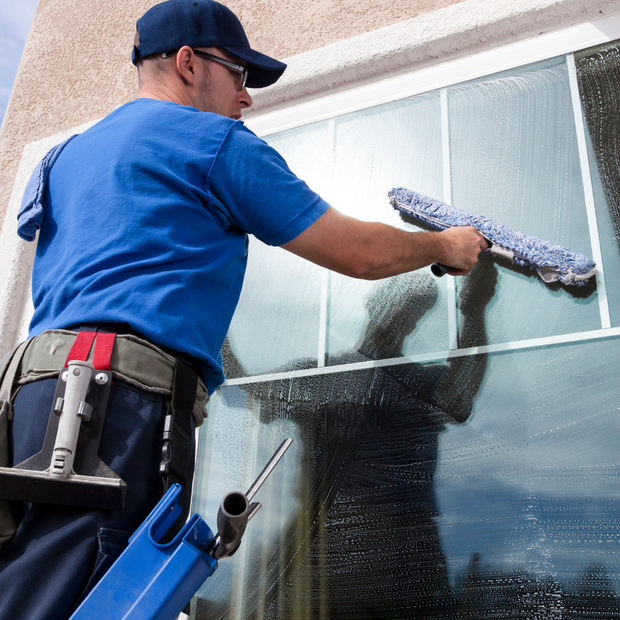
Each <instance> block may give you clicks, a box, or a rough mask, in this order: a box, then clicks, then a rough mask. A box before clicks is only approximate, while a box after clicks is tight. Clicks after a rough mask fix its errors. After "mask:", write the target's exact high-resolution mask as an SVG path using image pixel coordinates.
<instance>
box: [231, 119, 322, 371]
mask: <svg viewBox="0 0 620 620" xmlns="http://www.w3.org/2000/svg"><path fill="white" fill-rule="evenodd" d="M267 141H268V142H269V143H270V144H271V145H272V146H273V147H274V148H276V149H277V150H278V151H279V152H280V153H281V154H282V155H283V157H284V158H285V159H286V161H287V163H288V165H289V167H290V168H291V169H292V170H293V171H294V172H297V173H298V174H299V175H300V176H301V177H302V178H303V179H304V181H306V183H308V185H309V186H310V187H312V189H314V190H315V191H317V192H319V194H321V195H323V196H324V197H325V198H326V199H327V197H328V195H329V192H330V188H331V174H332V169H333V166H332V165H331V161H330V159H329V157H327V158H326V157H325V152H326V151H329V148H330V147H329V145H330V134H329V127H328V125H327V123H318V124H315V125H311V126H308V127H302V128H300V129H296V130H294V131H289V132H286V133H283V134H278V135H275V136H269V137H268V138H267ZM323 277H326V276H325V272H324V270H323V269H321V268H319V267H317V266H316V265H313V264H311V263H309V262H307V261H304V260H302V259H300V258H298V257H297V256H295V255H293V254H291V253H289V252H287V251H285V250H282V249H280V248H268V247H266V246H265V245H264V244H263V243H261V242H260V241H257V240H256V239H255V238H254V237H250V244H249V250H248V268H247V272H246V278H245V281H244V284H243V290H242V292H241V298H240V300H239V305H238V306H237V310H236V311H235V315H234V317H233V321H232V323H231V326H230V330H229V332H228V339H227V342H226V343H225V346H224V349H223V351H222V359H223V362H224V370H225V372H226V377H227V378H229V379H232V378H235V377H240V376H245V375H256V374H262V373H265V372H269V371H271V370H273V369H274V368H277V367H278V366H282V365H284V364H286V363H287V362H290V361H291V360H294V359H298V358H304V357H313V358H315V359H316V358H317V355H318V351H319V333H320V320H319V318H320V303H321V283H322V278H323ZM275 343H277V346H276V344H275ZM231 348H232V351H233V352H234V354H233V355H231Z"/></svg>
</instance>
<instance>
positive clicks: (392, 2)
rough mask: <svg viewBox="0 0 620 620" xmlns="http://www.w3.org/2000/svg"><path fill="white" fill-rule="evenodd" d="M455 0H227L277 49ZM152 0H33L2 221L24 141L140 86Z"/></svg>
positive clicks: (3, 168) (4, 146) (0, 161)
mask: <svg viewBox="0 0 620 620" xmlns="http://www.w3.org/2000/svg"><path fill="white" fill-rule="evenodd" d="M459 1H460V0H413V1H412V0H254V1H253V2H247V0H229V2H227V5H228V6H229V7H230V8H231V9H232V10H233V11H235V13H237V15H238V16H239V17H240V18H241V20H242V22H243V24H244V26H245V27H246V30H247V33H248V36H249V39H250V41H251V43H252V45H254V46H255V47H256V48H257V49H259V50H261V51H264V52H266V53H268V54H272V55H274V56H276V57H278V58H284V57H287V56H293V55H295V54H299V53H301V52H305V51H308V50H311V49H316V48H318V47H322V46H325V45H327V44H329V43H333V42H335V41H339V40H342V39H345V38H348V37H350V36H353V35H357V34H360V33H363V32H367V31H370V30H374V29H377V28H380V27H382V26H387V25H389V24H392V23H395V22H398V21H401V20H404V19H408V18H412V17H415V16H416V15H418V14H420V13H421V12H428V11H432V10H435V9H437V8H441V7H444V6H447V5H450V4H456V3H457V2H459ZM157 2H158V0H122V1H121V0H79V1H78V2H75V1H71V0H39V5H38V7H37V10H36V13H35V17H34V21H33V25H32V29H31V31H30V35H29V37H28V41H27V44H26V48H25V50H24V54H23V57H22V61H21V65H20V69H19V72H18V75H17V79H16V82H15V86H14V89H13V94H12V97H11V100H10V102H9V106H8V108H7V113H6V116H5V119H4V124H3V126H2V131H1V133H0V222H1V221H2V219H3V215H4V213H5V211H6V208H7V203H8V200H9V197H10V194H11V189H12V187H13V180H14V178H15V174H16V171H17V166H18V164H19V159H20V157H21V153H22V150H23V147H24V145H25V144H28V143H29V142H33V141H35V140H39V139H41V138H43V137H46V136H49V135H53V134H55V133H58V132H60V131H62V130H65V129H69V128H71V127H75V126H77V125H80V124H82V123H85V122H88V121H90V120H93V119H95V118H100V117H102V116H105V115H106V114H107V113H109V112H110V111H111V110H112V109H113V108H115V107H116V106H118V105H120V104H122V103H125V102H126V101H129V100H131V99H132V98H133V97H135V95H136V71H135V69H134V67H133V65H132V64H131V62H130V53H131V46H132V42H133V33H134V28H135V22H136V20H137V19H138V17H140V15H142V13H144V11H145V10H146V9H148V8H149V7H150V6H153V5H154V4H157Z"/></svg>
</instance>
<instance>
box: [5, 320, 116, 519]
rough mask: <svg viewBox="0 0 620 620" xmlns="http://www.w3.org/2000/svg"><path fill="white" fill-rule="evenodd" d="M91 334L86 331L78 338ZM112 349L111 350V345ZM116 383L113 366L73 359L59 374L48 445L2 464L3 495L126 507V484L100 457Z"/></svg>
mask: <svg viewBox="0 0 620 620" xmlns="http://www.w3.org/2000/svg"><path fill="white" fill-rule="evenodd" d="M87 333H88V332H80V334H78V338H79V337H80V336H81V334H87ZM105 335H106V336H112V343H113V337H114V335H113V334H105ZM93 339H94V335H92V337H91V338H90V341H89V342H88V343H87V344H88V347H87V348H86V349H84V347H82V349H83V351H84V350H85V353H84V354H83V355H82V357H84V358H86V357H87V355H88V352H89V349H90V345H91V344H92V340H93ZM108 340H109V339H108ZM76 342H77V339H76ZM82 345H84V343H82ZM109 349H110V354H111V346H110V347H109ZM72 351H73V349H72ZM95 352H96V350H95ZM69 357H72V355H71V353H69ZM95 357H97V356H95ZM108 362H109V356H108ZM108 368H109V363H108ZM111 384H112V372H111V371H110V370H109V369H108V370H102V369H95V366H94V365H93V364H91V363H90V362H86V361H82V360H80V359H68V361H67V364H66V367H65V369H63V370H62V371H61V372H60V375H59V377H58V383H57V385H56V393H55V394H54V400H53V404H52V410H51V412H50V417H49V421H48V424H47V430H46V432H45V439H44V440H43V448H42V449H41V451H40V452H38V453H37V454H35V455H34V456H31V457H30V458H28V459H26V460H25V461H22V462H21V463H19V464H18V465H15V466H14V467H12V468H9V467H0V497H1V498H3V499H7V500H15V501H25V502H41V503H47V504H61V505H66V506H82V507H86V508H97V509H108V510H119V509H122V508H123V505H124V502H125V494H126V489H127V487H126V484H125V483H124V482H123V480H121V479H120V478H119V477H118V476H117V475H116V474H115V473H114V472H113V471H112V470H111V469H110V468H109V467H108V466H107V465H106V464H105V463H104V462H103V461H102V460H101V459H100V458H99V457H98V455H97V452H98V450H99V443H100V440H101V432H102V429H103V423H104V419H105V412H106V408H107V403H108V397H109V394H110V387H111Z"/></svg>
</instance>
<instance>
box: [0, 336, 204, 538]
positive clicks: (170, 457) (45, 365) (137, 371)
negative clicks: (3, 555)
mask: <svg viewBox="0 0 620 620" xmlns="http://www.w3.org/2000/svg"><path fill="white" fill-rule="evenodd" d="M84 336H89V337H87V338H84ZM110 336H111V339H110V338H109V337H110ZM95 337H97V341H96V344H95V346H94V347H91V344H92V342H93V340H94V339H95ZM100 342H104V345H103V346H98V345H99V343H100ZM106 342H107V344H105V343H106ZM105 348H107V350H106V351H104V358H105V368H106V370H108V371H109V373H110V374H111V375H112V377H113V378H114V379H118V380H121V381H124V382H125V383H128V384H130V385H133V386H135V387H138V388H140V389H142V390H144V391H146V392H151V393H154V394H158V395H162V396H164V397H165V398H168V399H169V405H168V410H167V412H166V420H165V429H164V438H163V439H164V441H163V460H162V463H161V465H160V473H161V475H162V477H163V479H164V488H165V489H167V488H168V487H169V486H170V484H172V483H174V482H181V483H182V484H183V483H184V482H185V473H184V468H185V465H186V463H187V458H188V456H189V453H190V444H191V423H190V418H191V417H192V415H193V417H194V421H195V425H196V426H200V425H201V424H202V423H203V421H204V418H205V417H206V403H207V401H208V399H209V396H208V392H207V389H206V387H205V385H204V383H203V382H202V381H201V380H200V379H199V378H197V376H196V373H195V372H193V371H192V370H191V369H190V368H189V366H188V365H187V364H185V363H184V362H183V361H182V360H180V359H179V358H175V357H174V356H172V355H170V354H168V353H166V352H165V351H163V350H162V349H160V348H159V347H157V346H155V345H153V344H152V343H150V342H148V341H146V340H143V339H141V338H139V337H137V336H135V335H131V334H122V335H115V334H105V333H98V334H94V333H91V334H86V333H84V332H81V333H80V337H78V333H76V332H74V331H68V330H49V331H46V332H44V333H43V334H40V335H39V336H35V337H34V338H31V339H30V340H28V341H26V342H24V343H22V344H21V345H19V346H18V347H16V348H15V349H13V350H12V351H11V352H9V353H8V354H7V355H6V356H5V357H4V358H3V359H2V360H0V467H8V466H9V445H8V421H9V420H10V419H11V418H12V401H13V398H14V397H15V394H16V393H17V391H18V390H19V389H20V387H21V386H23V385H26V384H28V383H31V382H34V381H39V380H42V379H48V378H55V377H58V376H59V375H60V373H61V372H62V371H63V370H66V369H65V368H64V367H65V366H66V364H65V360H66V361H67V363H69V359H70V358H71V359H81V360H83V361H85V362H92V363H93V364H94V366H95V367H97V366H98V364H99V363H100V361H101V359H99V360H98V359H97V358H98V356H99V358H101V352H102V349H105ZM121 482H122V481H121ZM5 497H11V496H10V495H9V496H6V495H5ZM14 498H15V497H14ZM14 531H15V524H14V522H13V519H12V517H11V512H10V510H9V503H8V501H6V500H2V499H0V546H1V545H2V543H3V542H5V541H6V540H7V539H8V538H10V537H11V536H12V534H13V532H14Z"/></svg>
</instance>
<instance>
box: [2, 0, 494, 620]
mask: <svg viewBox="0 0 620 620" xmlns="http://www.w3.org/2000/svg"><path fill="white" fill-rule="evenodd" d="M132 60H133V62H134V64H136V66H137V67H138V72H139V84H140V92H139V97H138V99H136V100H134V101H132V102H130V103H128V104H126V105H124V106H121V107H120V108H118V109H116V110H115V111H114V112H112V113H111V114H110V115H109V116H107V117H106V118H104V119H103V120H102V121H100V122H99V123H98V124H97V125H95V126H94V127H92V128H91V129H90V130H88V131H86V132H85V133H84V134H81V135H79V136H76V137H74V138H73V139H71V140H70V141H68V142H66V143H63V144H62V145H60V146H59V147H57V148H56V149H55V150H53V151H52V152H50V153H49V154H48V156H46V158H44V160H43V162H42V163H41V164H40V166H39V168H38V169H37V170H36V171H35V175H34V176H33V179H31V182H30V185H29V190H28V191H27V193H26V196H25V198H24V202H23V205H22V210H21V212H20V223H19V231H20V234H21V235H22V236H23V237H24V238H30V239H33V238H34V232H35V231H36V230H37V229H39V239H38V246H37V255H36V259H35V264H34V267H33V283H32V290H33V301H34V305H35V312H34V316H33V319H32V322H31V326H30V336H31V337H32V336H34V337H35V338H34V340H33V341H32V342H33V344H32V345H28V346H29V349H28V350H33V348H34V349H36V350H39V349H40V350H42V351H45V355H46V356H49V355H50V354H51V355H52V356H54V355H56V357H63V359H62V360H59V362H60V363H59V364H58V365H57V367H58V369H60V368H61V367H62V365H63V363H64V361H65V360H64V356H65V354H67V349H68V348H69V347H70V346H71V344H72V343H73V342H74V341H76V334H75V333H74V332H79V331H87V332H88V333H92V332H109V333H114V334H118V336H116V337H115V343H116V344H115V345H114V349H113V351H112V353H111V356H112V357H111V359H110V360H108V361H109V364H110V365H111V368H112V371H114V373H115V375H114V376H115V379H116V380H115V381H114V384H113V386H112V391H111V395H110V400H109V403H108V406H107V413H106V417H105V425H104V427H103V432H102V436H101V444H100V449H99V456H100V457H101V459H102V460H103V461H104V462H106V463H107V465H109V466H110V467H111V468H112V470H113V471H114V472H116V474H118V476H120V477H121V478H122V479H123V480H125V482H126V483H127V489H128V490H127V499H126V504H125V508H124V509H123V510H117V511H105V510H92V509H81V508H67V507H62V506H51V505H46V504H32V505H25V506H21V507H19V510H17V511H16V512H15V515H14V517H15V521H16V523H17V524H18V525H19V527H18V528H17V531H16V532H15V535H14V536H13V538H12V539H11V540H9V542H7V543H6V544H5V546H4V547H3V548H2V550H0V571H2V573H1V577H0V617H2V618H5V617H6V618H12V619H14V620H20V619H24V620H25V619H27V618H37V619H40V620H48V619H52V618H53V619H62V618H66V617H67V616H68V615H69V614H70V612H71V610H72V609H73V607H74V606H75V604H76V602H77V601H78V600H79V599H80V597H81V596H82V594H83V592H84V591H85V590H87V589H88V588H90V587H92V585H93V584H94V582H96V580H97V579H98V578H100V576H101V575H102V573H103V572H104V571H105V569H106V568H107V567H108V566H109V564H110V563H111V561H112V560H113V558H114V557H115V556H117V555H118V553H119V552H120V551H121V550H122V548H123V546H124V544H126V540H127V537H128V535H129V534H130V533H131V532H132V531H133V530H135V529H136V527H137V526H138V525H139V524H140V522H141V521H142V520H143V519H144V518H145V517H146V515H147V514H148V513H149V511H150V510H151V509H152V507H153V506H154V504H155V503H156V502H157V501H158V499H159V498H160V496H161V493H162V490H163V485H162V480H161V478H160V474H159V463H160V461H162V441H163V438H162V437H163V426H164V418H165V416H166V411H167V403H168V401H169V399H170V392H171V390H172V391H173V395H172V400H173V402H174V385H175V381H176V378H175V377H176V376H177V369H178V368H179V367H182V368H188V367H189V368H193V369H195V370H196V371H197V372H198V374H199V375H200V381H199V382H198V393H200V392H201V390H202V391H203V392H204V390H206V391H208V393H213V391H214V390H216V389H217V387H218V386H219V385H220V384H221V383H222V381H223V379H224V375H223V371H222V364H221V355H220V350H221V346H222V343H223V340H224V337H225V335H226V331H227V329H228V325H229V323H230V320H231V317H232V314H233V312H234V309H235V306H236V303H237V300H238V297H239V293H240V290H241V285H242V282H243V275H244V270H245V265H246V258H247V234H248V233H251V234H254V235H255V236H256V237H258V238H259V239H261V240H262V241H264V242H265V243H267V244H270V245H275V246H282V247H284V248H285V249H287V250H289V251H291V252H293V253H295V254H297V255H299V256H302V257H304V258H306V259H308V260H311V261H313V262H315V263H317V264H319V265H322V266H324V267H328V268H330V269H333V270H336V271H338V272H340V273H344V274H346V275H350V276H353V277H358V278H369V279H376V278H384V277H388V276H391V275H395V274H398V273H403V272H406V271H411V270H414V269H417V268H420V267H423V266H425V265H428V264H429V263H431V262H434V261H440V262H442V263H444V264H447V265H451V266H452V268H453V269H452V271H451V273H452V274H454V275H462V274H466V273H467V272H468V271H469V270H470V269H471V268H472V267H473V265H474V264H475V263H476V261H477V257H478V254H479V253H480V251H481V250H482V249H484V248H485V247H486V245H487V244H486V242H485V240H484V239H483V238H482V237H481V235H479V233H477V231H475V230H474V229H472V228H462V229H456V230H448V231H445V232H442V233H420V234H415V233H406V232H404V231H401V230H397V229H394V228H391V227H389V226H385V225H383V224H376V223H364V222H360V221H357V220H355V219H353V218H350V217H347V216H344V215H342V214H340V213H339V212H338V211H336V210H335V209H333V208H332V207H330V206H329V205H328V204H327V203H326V202H325V201H324V200H323V199H322V198H320V197H319V196H318V195H316V194H315V193H314V192H312V191H311V190H310V189H309V188H308V187H307V185H306V184H305V183H303V181H301V180H300V179H298V178H297V177H295V176H294V175H293V174H292V173H291V172H290V170H289V169H288V167H287V165H286V163H285V162H284V160H283V159H282V158H281V157H280V156H279V155H278V154H277V153H276V152H275V151H273V149H271V148H270V147H269V146H267V145H266V144H265V143H264V142H263V141H261V140H259V139H258V138H257V137H256V136H255V135H254V134H252V133H251V132H250V131H249V130H247V129H246V128H245V127H244V126H243V124H242V123H240V122H239V119H240V118H241V113H242V111H243V109H245V108H247V107H249V106H250V105H251V104H252V99H251V97H250V95H249V93H248V91H247V90H246V87H254V88H262V87H265V86H268V85H270V84H273V83H274V82H275V81H276V80H277V79H278V78H279V77H280V76H281V75H282V73H283V71H284V69H285V65H284V64H283V63H280V62H279V61H277V60H274V59H272V58H269V57H268V56H265V55H263V54H260V53H259V52H256V51H254V50H252V49H251V48H250V46H249V43H248V40H247V37H246V35H245V33H244V31H243V27H242V26H241V24H240V22H239V20H238V19H237V18H236V17H235V16H234V14H233V13H232V12H231V11H230V10H229V9H227V8H226V7H224V6H222V5H220V4H218V3H217V2H213V1H212V0H169V1H168V2H164V3H162V4H159V5H157V6H155V7H153V8H152V9H150V10H149V11H147V13H145V15H144V16H143V17H142V18H141V19H140V20H138V23H137V41H136V45H135V46H134V50H133V56H132ZM76 342H77V341H76ZM99 342H100V339H99V336H95V341H94V355H95V356H96V355H97V346H98V343H99ZM130 345H131V347H133V349H132V350H133V353H131V356H134V355H135V356H136V359H134V358H133V357H132V362H131V363H129V362H128V360H127V359H125V357H126V354H125V353H123V351H125V350H126V349H127V348H128V347H130ZM37 347H38V349H37ZM58 351H62V353H63V355H62V356H59V354H58ZM50 352H52V353H50ZM87 353H88V352H87ZM69 355H71V354H69ZM90 355H91V357H92V355H93V353H92V352H91V353H90ZM127 355H129V354H127ZM153 356H159V357H157V359H154V357H153ZM14 357H15V356H14ZM24 359H26V357H24ZM89 359H90V358H89ZM179 359H181V360H183V364H181V363H180V362H178V360H179ZM175 360H177V361H175ZM134 362H135V363H134ZM37 363H38V365H37ZM166 364H168V365H170V364H173V366H171V368H172V367H173V368H174V371H173V370H169V373H168V374H169V378H168V379H166V381H164V384H162V385H159V384H157V385H153V383H154V381H149V378H148V374H149V372H150V371H151V370H152V369H153V368H154V366H157V367H158V368H159V367H160V366H166ZM25 365H26V364H25V362H24V363H22V364H21V367H20V368H21V370H20V373H18V374H17V375H16V378H15V382H14V386H13V387H15V386H17V385H19V386H21V387H20V389H19V392H18V393H17V395H16V396H15V397H14V400H13V412H14V413H13V420H12V421H11V422H10V425H9V440H10V442H11V451H12V458H11V464H12V465H14V464H18V463H20V462H21V461H23V460H24V459H26V458H28V457H29V456H31V455H32V454H34V453H36V452H37V451H38V450H40V449H41V445H42V442H43V435H44V433H45V427H46V424H47V418H48V414H49V410H50V407H51V403H52V400H53V393H54V389H55V383H56V380H55V379H48V378H43V376H41V380H37V381H33V380H32V379H33V378H35V379H36V378H39V377H38V376H37V372H38V370H37V369H39V368H40V367H41V365H42V362H41V360H38V361H37V360H35V361H34V362H33V365H32V367H29V368H24V366H25ZM137 369H139V370H137ZM153 372H154V371H153ZM184 372H186V371H184ZM145 373H146V375H147V376H146V378H145ZM190 374H191V372H190ZM138 375H139V376H138ZM45 376H49V375H45ZM194 385H196V383H195V379H194ZM13 391H14V390H13ZM199 404H200V403H198V404H197V406H195V407H194V408H193V414H194V415H193V422H195V423H197V424H200V423H201V421H202V415H203V414H204V411H200V407H199V406H198V405H199ZM190 409H191V407H190ZM191 413H192V411H190V414H189V417H188V419H187V420H185V422H184V423H187V424H188V425H189V422H190V420H189V418H191ZM175 415H176V414H175ZM192 428H193V427H192ZM188 436H191V433H188ZM185 448H187V450H186V452H187V455H186V458H185V460H184V465H183V466H179V467H177V469H176V470H175V472H173V473H174V476H173V477H172V481H174V480H175V479H178V480H180V481H181V482H184V483H185V488H186V491H187V489H188V488H189V487H191V484H190V483H191V478H192V475H193V471H192V469H193V465H192V463H193V446H189V445H188V446H185ZM185 448H184V449H185ZM165 460H166V456H165V455H164V461H165ZM165 469H166V468H165V467H164V470H165ZM164 473H166V472H164ZM170 475H172V474H170ZM169 482H170V477H169V476H166V477H165V479H164V484H167V483H169ZM188 503H189V497H188V493H187V492H186V493H185V497H184V500H183V506H184V510H185V512H187V509H188Z"/></svg>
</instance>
